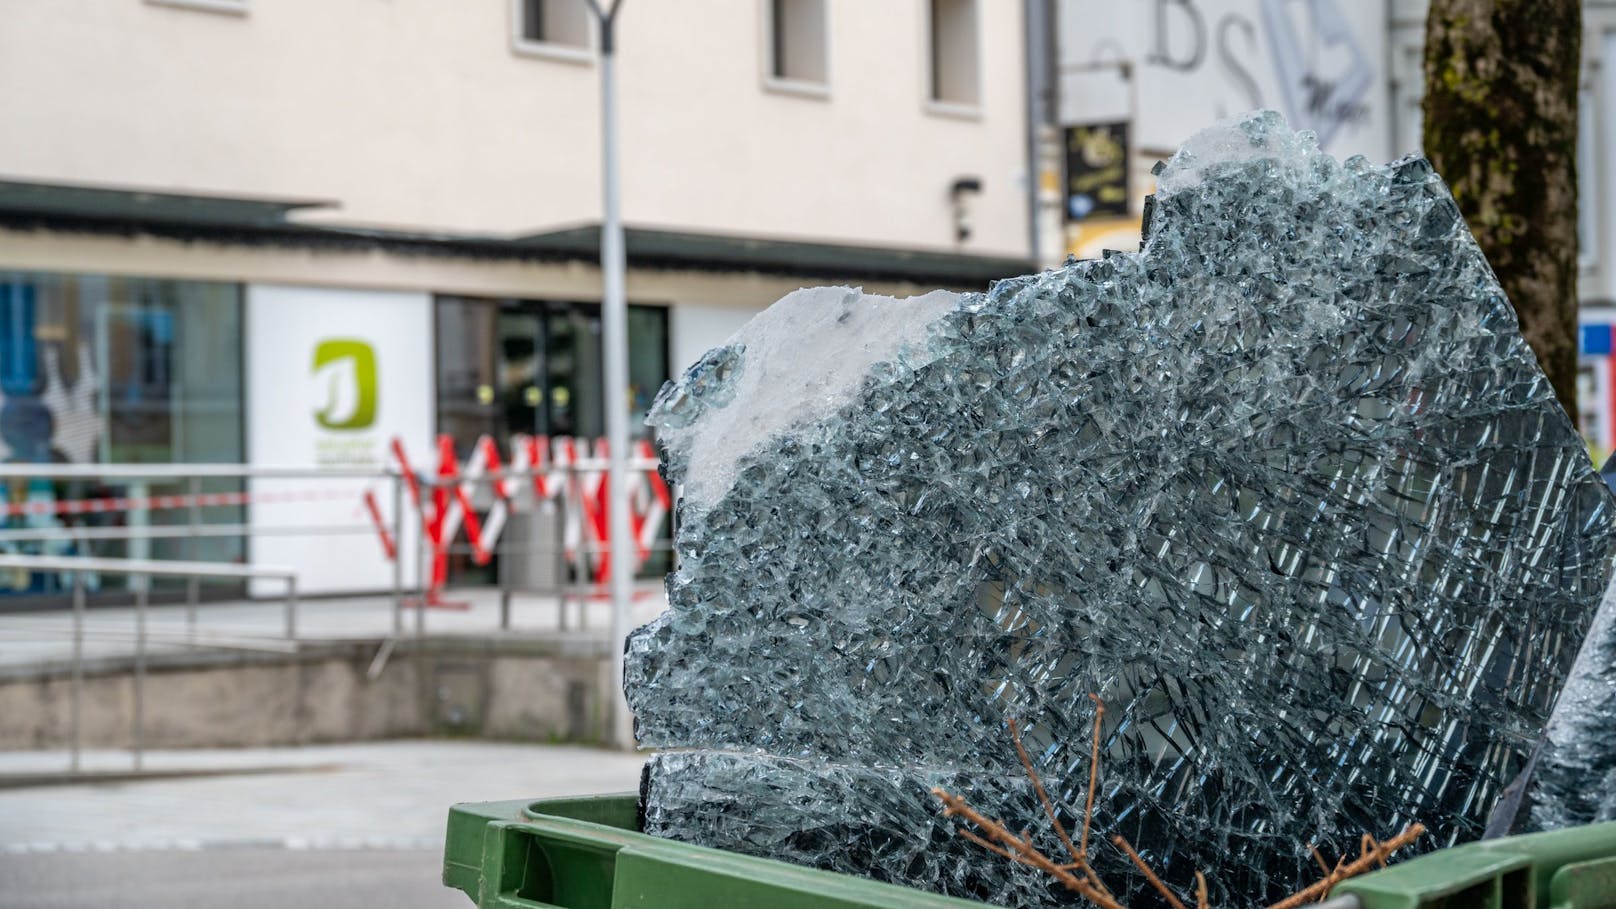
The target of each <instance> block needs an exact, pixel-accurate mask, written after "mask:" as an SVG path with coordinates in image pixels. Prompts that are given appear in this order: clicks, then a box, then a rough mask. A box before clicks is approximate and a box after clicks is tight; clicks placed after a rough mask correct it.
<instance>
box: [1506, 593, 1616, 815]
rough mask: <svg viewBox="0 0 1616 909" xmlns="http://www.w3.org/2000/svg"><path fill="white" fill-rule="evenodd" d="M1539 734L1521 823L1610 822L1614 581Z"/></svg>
mask: <svg viewBox="0 0 1616 909" xmlns="http://www.w3.org/2000/svg"><path fill="white" fill-rule="evenodd" d="M1544 739H1545V740H1544V743H1543V750H1542V753H1541V754H1539V755H1538V757H1537V759H1536V761H1535V766H1534V768H1533V770H1532V773H1531V779H1530V782H1529V783H1528V785H1527V798H1526V805H1525V806H1524V807H1525V808H1526V809H1527V813H1526V816H1525V818H1524V819H1523V820H1524V821H1525V823H1524V824H1523V825H1522V828H1523V829H1525V830H1534V831H1535V830H1558V829H1560V828H1563V827H1574V826H1577V825H1579V824H1594V823H1601V822H1604V821H1616V582H1612V584H1611V586H1610V587H1608V588H1606V590H1605V596H1604V599H1603V600H1601V601H1600V604H1599V611H1598V613H1596V614H1595V616H1594V622H1593V627H1592V628H1590V629H1588V637H1587V640H1585V641H1584V642H1583V645H1582V650H1581V651H1580V652H1579V653H1578V654H1577V660H1576V662H1575V663H1574V664H1573V665H1572V668H1571V675H1570V677H1569V678H1568V679H1566V684H1565V689H1564V691H1562V692H1561V694H1560V700H1559V701H1558V702H1557V703H1556V704H1555V705H1554V713H1553V714H1552V715H1551V716H1550V717H1549V723H1548V730H1547V732H1546V735H1545V736H1544Z"/></svg>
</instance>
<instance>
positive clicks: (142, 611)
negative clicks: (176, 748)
mask: <svg viewBox="0 0 1616 909" xmlns="http://www.w3.org/2000/svg"><path fill="white" fill-rule="evenodd" d="M194 580H195V579H194V578H193V581H194ZM147 596H148V594H147V591H146V588H144V587H142V588H140V589H139V590H137V591H135V723H134V735H133V740H134V752H135V771H136V772H139V771H140V768H141V763H142V762H143V760H144V757H145V751H146V601H147Z"/></svg>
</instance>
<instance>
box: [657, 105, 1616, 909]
mask: <svg viewBox="0 0 1616 909" xmlns="http://www.w3.org/2000/svg"><path fill="white" fill-rule="evenodd" d="M651 422H652V423H653V424H654V425H657V426H658V427H659V430H660V436H661V439H662V442H663V444H664V445H665V447H666V450H665V456H666V468H667V470H668V473H669V475H670V477H671V478H673V479H675V480H678V481H681V482H682V483H683V484H684V489H685V500H684V502H683V504H682V506H681V508H682V511H681V522H680V526H679V530H678V537H677V547H678V550H679V567H678V570H677V571H675V572H674V573H673V574H671V575H670V576H669V578H668V596H669V603H670V608H669V611H668V612H667V613H665V614H664V615H663V616H662V617H661V618H659V619H658V620H657V621H655V622H653V623H652V624H650V625H647V626H645V627H644V628H642V629H640V630H638V631H636V632H635V633H634V634H633V635H632V636H631V638H630V640H629V644H628V648H629V652H628V665H627V677H626V681H625V683H626V687H627V692H628V696H629V700H630V703H631V705H632V707H633V708H634V712H635V714H636V721H637V733H638V735H639V739H640V742H641V744H643V745H645V746H648V747H655V748H677V749H689V750H686V751H680V752H666V753H663V754H659V755H657V756H656V757H654V758H653V759H652V760H651V762H650V764H649V765H648V768H647V778H646V787H645V810H646V829H647V830H648V832H651V833H656V834H660V835H664V836H670V837H674V838H678V839H682V840H688V841H692V842H698V843H705V844H708V845H713V846H718V847H721V848H726V849H734V850H739V851H742V852H748V853H752V854H758V855H765V856H773V857H777V858H783V859H787V860H791V861H796V862H800V863H803V864H807V865H813V866H817V867H822V868H829V869H833V870H836V871H842V872H849V873H854V874H863V875H870V876H874V877H878V878H882V879H886V880H895V881H899V882H902V883H908V884H913V885H915V886H919V887H925V888H929V889H933V890H938V891H941V892H945V893H951V894H955V895H960V896H969V897H976V898H987V899H990V900H992V901H994V902H997V903H1002V904H1005V905H1012V906H1034V905H1052V904H1060V903H1064V902H1070V901H1072V899H1075V897H1072V895H1070V894H1065V893H1063V892H1059V891H1057V890H1055V889H1054V888H1053V887H1052V886H1051V884H1050V883H1049V882H1048V881H1047V880H1045V879H1042V878H1041V877H1039V875H1038V874H1037V873H1035V872H1032V871H1029V870H1027V869H1024V868H1019V867H1016V866H1012V865H1010V864H1009V863H1008V862H1005V861H1003V860H1001V859H997V858H995V857H993V856H991V855H988V854H986V853H984V852H983V851H981V850H980V849H979V848H978V847H976V846H974V845H972V844H970V843H968V842H965V841H964V840H962V839H960V838H959V837H957V836H954V835H953V822H952V821H949V820H945V819H943V818H941V817H940V816H939V813H938V805H937V803H936V801H935V800H934V799H932V798H931V797H930V796H929V795H928V790H929V788H930V787H931V786H933V785H939V784H941V785H945V786H947V787H951V788H955V789H957V790H959V791H960V792H961V793H962V794H964V795H965V796H966V797H967V798H968V799H969V801H970V802H971V803H972V804H974V805H976V806H977V807H979V808H980V809H981V810H983V811H984V812H985V813H987V814H989V815H992V816H997V817H1003V818H1005V819H1006V820H1007V821H1009V822H1010V824H1011V825H1012V826H1013V827H1018V828H1019V827H1020V826H1022V825H1025V826H1027V827H1029V828H1032V829H1033V830H1035V831H1037V830H1042V829H1044V828H1045V827H1046V826H1047V825H1045V824H1044V823H1042V818H1041V815H1040V812H1039V811H1038V809H1037V805H1036V802H1035V801H1034V800H1033V799H1032V798H1031V796H1030V793H1029V790H1028V788H1027V785H1026V780H1025V778H1024V774H1023V773H1022V771H1021V768H1020V764H1019V762H1018V760H1017V757H1016V754H1015V751H1014V749H1013V747H1012V745H1011V742H1010V740H1009V737H1008V735H1007V734H1006V731H1005V720H1006V719H1007V718H1015V719H1016V720H1017V721H1018V722H1019V723H1020V724H1021V726H1022V729H1023V730H1024V736H1025V738H1026V740H1027V743H1028V746H1029V749H1030V751H1031V752H1032V755H1033V760H1034V763H1035V765H1036V766H1037V769H1038V771H1039V773H1040V774H1041V775H1042V777H1043V779H1044V780H1045V782H1046V783H1047V784H1048V785H1049V787H1050V790H1051V791H1052V793H1054V794H1055V795H1056V796H1057V798H1058V800H1059V801H1060V802H1061V803H1062V805H1063V810H1064V811H1065V815H1064V820H1065V822H1066V823H1067V825H1068V826H1069V827H1075V826H1078V825H1080V823H1081V812H1082V805H1083V801H1084V796H1085V794H1086V790H1087V785H1088V774H1089V749H1090V725H1089V724H1090V722H1091V720H1092V718H1093V710H1092V705H1091V703H1090V701H1089V694H1090V692H1095V693H1098V694H1099V695H1100V696H1101V697H1102V698H1104V700H1105V702H1106V704H1107V708H1108V713H1107V716H1106V722H1105V724H1104V728H1103V729H1102V731H1101V736H1100V738H1101V741H1100V755H1101V760H1100V763H1101V765H1102V766H1101V785H1100V791H1099V796H1098V798H1097V800H1096V804H1095V810H1094V826H1095V830H1096V831H1097V834H1099V835H1098V836H1097V837H1096V844H1095V846H1094V849H1095V853H1096V854H1095V857H1094V862H1095V864H1096V866H1097V867H1098V869H1099V870H1100V872H1101V874H1102V876H1103V877H1104V878H1105V879H1106V880H1107V881H1108V882H1109V883H1110V884H1111V885H1112V887H1113V889H1115V890H1117V891H1118V893H1119V895H1120V896H1124V897H1125V896H1127V895H1128V894H1131V893H1137V892H1140V888H1141V887H1142V886H1143V885H1142V882H1141V881H1140V879H1139V878H1138V877H1137V876H1136V875H1134V874H1133V872H1132V871H1131V867H1130V866H1129V864H1128V862H1127V861H1126V859H1125V858H1124V857H1123V856H1122V855H1121V854H1120V853H1119V852H1118V851H1117V850H1116V849H1114V848H1113V847H1112V846H1111V845H1110V841H1109V837H1110V836H1111V835H1113V834H1121V835H1123V836H1126V837H1127V838H1128V839H1129V840H1130V841H1131V842H1132V843H1133V844H1135V845H1136V846H1137V847H1138V848H1139V851H1140V852H1141V853H1142V854H1143V855H1144V856H1145V857H1146V858H1147V859H1148V860H1149V861H1150V862H1151V863H1152V864H1153V865H1154V866H1155V867H1156V868H1157V869H1158V870H1160V871H1161V872H1162V874H1163V876H1164V877H1165V878H1166V879H1167V880H1168V881H1169V882H1170V883H1171V884H1173V885H1174V886H1176V887H1178V888H1179V889H1180V891H1181V892H1188V890H1189V886H1190V885H1191V883H1192V881H1193V874H1194V872H1195V870H1196V869H1201V870H1204V871H1206V872H1207V874H1208V877H1209V879H1210V881H1211V883H1212V886H1213V897H1214V901H1215V902H1216V903H1218V904H1245V903H1253V902H1258V901H1268V900H1273V899H1277V898H1279V897H1281V896H1284V895H1286V894H1288V893H1290V892H1292V891H1293V890H1295V889H1298V888H1299V887H1301V886H1303V885H1305V884H1307V883H1310V882H1311V881H1313V880H1314V879H1315V878H1316V877H1317V876H1318V872H1317V869H1316V867H1315V865H1314V860H1313V858H1312V857H1311V856H1310V855H1309V854H1308V852H1307V849H1306V847H1307V845H1308V844H1309V843H1312V844H1316V845H1318V847H1319V848H1320V849H1321V851H1323V852H1324V853H1325V854H1326V855H1330V856H1332V857H1333V856H1337V855H1342V854H1347V853H1352V854H1354V855H1355V854H1356V852H1357V849H1358V844H1359V837H1360V836H1361V835H1362V834H1365V833H1369V834H1373V835H1376V836H1387V835H1389V834H1391V833H1393V832H1396V831H1397V830H1399V829H1401V828H1402V827H1403V826H1404V825H1405V824H1408V823H1410V822H1413V821H1420V822H1423V823H1424V824H1426V825H1427V826H1428V827H1430V828H1431V829H1432V831H1433V833H1432V835H1429V836H1427V837H1426V838H1425V840H1424V841H1423V846H1424V848H1433V847H1436V846H1441V845H1447V844H1449V843H1451V842H1454V841H1456V840H1460V839H1466V838H1473V837H1475V836H1477V835H1479V833H1480V832H1481V829H1482V824H1483V823H1484V821H1485V819H1486V816H1487V813H1488V811H1489V810H1490V809H1491V808H1492V806H1493V804H1494V802H1495V801H1496V799H1497V796H1498V793H1499V791H1500V789H1501V788H1502V787H1503V786H1504V784H1506V783H1507V782H1508V781H1510V780H1511V779H1513V778H1514V777H1515V776H1516V775H1517V774H1518V773H1519V772H1520V770H1521V769H1522V765H1523V763H1524V760H1525V757H1526V753H1527V752H1528V751H1529V750H1530V748H1531V745H1532V742H1533V741H1534V740H1535V738H1536V737H1537V736H1538V735H1539V734H1540V733H1541V732H1542V729H1543V725H1544V720H1545V718H1546V717H1547V715H1548V713H1549V709H1550V707H1551V706H1552V704H1553V703H1554V699H1555V696H1556V694H1557V692H1558V691H1559V689H1560V686H1561V683H1562V681H1563V680H1564V678H1565V676H1566V673H1567V671H1568V669H1569V668H1570V664H1571V662H1572V659H1573V657H1574V656H1575V654H1576V651H1577V647H1578V644H1579V642H1580V641H1581V640H1582V637H1583V635H1584V632H1585V631H1586V630H1587V628H1588V625H1589V622H1590V620H1591V618H1592V616H1593V612H1594V608H1595V605H1596V603H1597V602H1598V600H1599V597H1600V595H1601V593H1602V592H1603V590H1604V589H1605V584H1606V580H1607V569H1608V565H1609V562H1610V558H1611V555H1612V552H1613V541H1616V526H1613V521H1612V499H1611V494H1610V492H1609V491H1608V490H1607V489H1606V488H1605V486H1604V484H1603V483H1602V482H1601V481H1600V479H1599V477H1598V475H1597V474H1596V473H1595V472H1594V470H1593V467H1592V465H1591V464H1590V463H1589V460H1588V456H1587V453H1586V452H1585V451H1584V449H1583V447H1582V443H1581V441H1580V440H1579V438H1578V437H1577V434H1576V433H1575V431H1574V430H1573V428H1572V426H1571V424H1570V422H1569V420H1568V419H1567V418H1566V416H1565V414H1564V413H1563V412H1562V411H1561V410H1560V408H1559V406H1558V404H1557V403H1556V402H1555V399H1554V395H1553V393H1552V391H1551V390H1550V388H1549V385H1548V383H1547V381H1546V380H1545V379H1544V377H1543V375H1542V373H1541V372H1540V371H1539V369H1538V366H1537V363H1536V360H1535V359H1534V358H1533V355H1532V353H1531V351H1530V350H1529V349H1528V347H1527V346H1526V344H1525V342H1524V341H1522V339H1521V337H1520V334H1519V331H1518V329H1517V326H1516V320H1515V314H1514V312H1513V310H1512V309H1511V308H1510V305H1509V302H1508V301H1507V300H1506V299H1505V298H1504V295H1503V293H1502V291H1501V290H1500V288H1499V286H1498V284H1497V282H1496V280H1495V279H1494V278H1493V275H1492V272H1491V270H1490V269H1489V268H1488V266H1487V263H1486V262H1485V260H1484V259H1483V257H1482V255H1481V253H1480V251H1479V250H1478V249H1477V247H1476V245H1475V243H1474V241H1473V240H1472V239H1471V237H1470V235H1469V233H1468V231H1467V230H1466V229H1465V227H1464V225H1463V223H1462V221H1461V220H1460V217H1459V213H1458V210H1457V207H1456V206H1455V205H1454V203H1453V200H1452V198H1451V197H1450V195H1449V194H1448V192H1447V190H1446V188H1445V187H1444V186H1443V184H1442V182H1441V180H1440V179H1439V178H1438V177H1437V176H1436V175H1435V174H1433V173H1432V172H1431V169H1430V166H1429V165H1428V164H1427V163H1426V162H1425V161H1423V160H1421V159H1418V158H1408V159H1404V160H1402V161H1398V162H1395V163H1393V164H1391V165H1388V166H1384V167H1377V166H1372V165H1370V164H1369V163H1368V162H1366V161H1364V160H1363V159H1361V158H1353V159H1349V160H1348V161H1346V162H1343V163H1338V162H1336V161H1334V160H1332V159H1331V158H1329V157H1328V156H1326V155H1324V154H1322V153H1320V152H1319V151H1318V149H1317V148H1316V145H1315V143H1314V142H1313V141H1312V137H1311V135H1310V134H1307V133H1301V134H1297V133H1292V132H1291V131H1290V130H1289V129H1288V128H1287V127H1286V126H1285V124H1284V123H1283V121H1282V120H1280V119H1279V117H1278V115H1276V114H1272V113H1264V114H1259V115H1252V116H1250V117H1247V118H1245V119H1242V120H1238V121H1234V122H1230V123H1226V124H1222V125H1220V126H1218V127H1215V128H1213V129H1211V130H1208V131H1207V132H1205V133H1202V134H1200V135H1198V136H1197V137H1195V138H1194V139H1192V140H1191V141H1190V142H1189V143H1188V144H1187V145H1186V146H1185V148H1184V149H1183V150H1181V151H1180V152H1179V153H1178V154H1177V155H1175V156H1174V158H1173V159H1172V161H1171V162H1170V163H1169V164H1168V165H1167V167H1166V168H1165V169H1164V170H1163V171H1162V172H1161V174H1160V182H1159V191H1158V194H1157V196H1156V198H1155V201H1154V206H1153V210H1152V216H1151V225H1150V235H1149V237H1148V238H1147V240H1146V243H1145V245H1144V248H1143V250H1142V251H1141V252H1139V253H1135V254H1118V255H1112V256H1109V257H1108V258H1105V259H1104V260H1100V261H1087V262H1073V263H1070V264H1068V265H1067V266H1065V267H1064V268H1060V269H1056V270H1052V271H1048V272H1045V273H1043V274H1039V275H1033V276H1028V277H1022V278H1017V279H1013V280H1008V281H1003V282H1000V283H998V284H997V285H995V286H994V287H993V288H992V289H991V290H990V291H989V292H988V293H987V294H985V295H980V294H971V295H964V296H956V295H951V294H933V295H928V296H926V297H921V298H917V299H913V300H909V301H899V300H890V299H887V298H877V297H868V296H864V295H862V294H859V293H858V292H856V291H850V290H848V289H846V288H830V289H819V290H814V291H803V292H799V293H797V294H793V295H792V296H789V297H787V298H786V299H785V300H782V301H781V302H780V303H779V304H776V306H775V307H774V308H772V309H770V310H769V311H767V312H765V313H764V314H762V315H761V316H759V317H758V318H757V319H755V320H754V321H753V322H752V323H750V324H749V325H747V326H746V327H745V328H744V329H742V331H741V332H740V333H739V334H738V335H737V336H736V338H735V339H734V340H733V341H732V342H731V343H730V344H729V345H727V346H726V347H725V348H722V349H720V350H719V351H716V352H715V353H714V354H712V355H709V357H708V358H707V359H705V360H704V361H703V363H702V364H699V365H698V366H697V367H696V368H695V369H693V370H692V372H691V373H690V374H688V375H687V376H686V377H685V378H684V379H682V380H681V381H680V382H678V383H675V384H670V385H669V386H668V387H667V388H665V389H664V391H663V394H662V396H661V397H660V398H659V402H658V405H657V406H656V407H655V408H653V412H652V417H651ZM1050 840H1051V841H1050V842H1048V843H1046V846H1048V847H1049V848H1050V849H1051V850H1052V851H1058V844H1055V843H1054V842H1053V838H1052V837H1050Z"/></svg>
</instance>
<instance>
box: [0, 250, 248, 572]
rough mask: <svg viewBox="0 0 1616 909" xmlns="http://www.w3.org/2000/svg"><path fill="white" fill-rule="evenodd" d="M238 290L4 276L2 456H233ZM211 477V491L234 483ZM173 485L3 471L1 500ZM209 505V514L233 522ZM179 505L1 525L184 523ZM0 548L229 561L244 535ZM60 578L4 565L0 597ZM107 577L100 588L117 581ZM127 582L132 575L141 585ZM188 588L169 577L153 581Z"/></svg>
mask: <svg viewBox="0 0 1616 909" xmlns="http://www.w3.org/2000/svg"><path fill="white" fill-rule="evenodd" d="M241 309H242V307H241V287H240V285H237V284H228V283H216V282H199V281H170V280H161V279H151V278H120V277H110V276H103V275H60V274H43V273H33V272H0V461H5V462H7V463H68V464H97V463H102V464H108V463H111V464H117V463H168V462H181V463H195V462H204V461H211V462H224V463H239V462H240V461H241V460H242V456H243V444H242V441H243V439H242V388H241ZM238 487H239V483H238V482H237V481H230V482H229V483H225V484H220V483H215V482H210V483H209V484H207V486H206V490H207V491H213V490H224V489H234V488H238ZM188 491H189V490H188V489H186V488H180V487H179V486H177V485H174V484H164V483H160V482H156V481H153V482H142V483H132V484H118V485H115V484H108V483H98V482H84V481H75V482H60V481H56V482H53V481H49V480H35V481H31V482H13V483H10V484H7V483H5V482H4V481H0V493H3V495H0V501H4V502H6V503H10V504H17V503H22V502H26V501H30V500H32V501H35V502H37V501H40V500H47V501H60V500H65V499H82V498H102V497H125V496H127V497H131V498H143V497H146V496H154V495H163V494H169V493H185V492H188ZM233 513H234V515H235V516H234V517H233V518H232V516H231V515H229V514H225V513H224V510H219V511H215V510H213V509H210V510H209V513H208V515H207V516H206V517H205V520H207V521H209V522H216V521H221V520H224V521H230V520H235V521H239V520H240V509H235V510H234V512H233ZM189 519H190V516H189V514H188V513H187V512H185V511H183V510H179V511H172V510H169V511H149V510H146V509H134V510H129V511H118V512H108V513H105V514H100V515H93V516H92V515H86V516H57V515H26V516H23V515H7V516H4V517H3V519H0V527H3V528H5V529H7V530H13V531H20V530H30V529H31V530H40V531H64V530H70V529H71V528H73V527H81V526H131V527H133V526H140V525H159V524H169V523H185V522H187V521H188V520H189ZM0 551H12V552H51V553H90V554H94V555H101V556H112V557H134V558H170V559H173V558H189V559H209V560H222V561H236V560H239V559H240V558H241V557H242V544H241V542H240V541H239V540H235V539H228V538H214V539H203V540H192V541H186V540H182V539H151V540H142V539H130V540H127V541H106V542H94V541H92V542H84V541H76V540H74V539H72V537H71V534H70V533H63V532H57V533H55V534H54V535H53V536H51V537H50V538H49V539H47V540H43V541H32V542H21V541H18V540H16V539H0ZM64 583H65V579H63V578H60V577H57V576H55V575H49V574H40V573H33V574H29V573H13V574H9V575H6V574H0V596H6V595H16V594H19V593H22V594H27V593H34V594H54V593H58V592H60V591H61V589H62V585H63V584H64ZM129 583H131V581H130V579H127V578H123V577H108V578H105V579H103V581H102V582H101V583H99V584H96V585H92V586H99V587H100V588H101V589H105V590H113V589H124V588H126V587H127V586H128V584H129ZM135 583H139V582H138V581H136V582H135ZM168 584H183V582H182V581H177V580H170V581H168V582H167V583H166V584H165V583H163V582H159V583H158V584H157V585H156V586H159V587H162V586H167V585H168Z"/></svg>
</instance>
